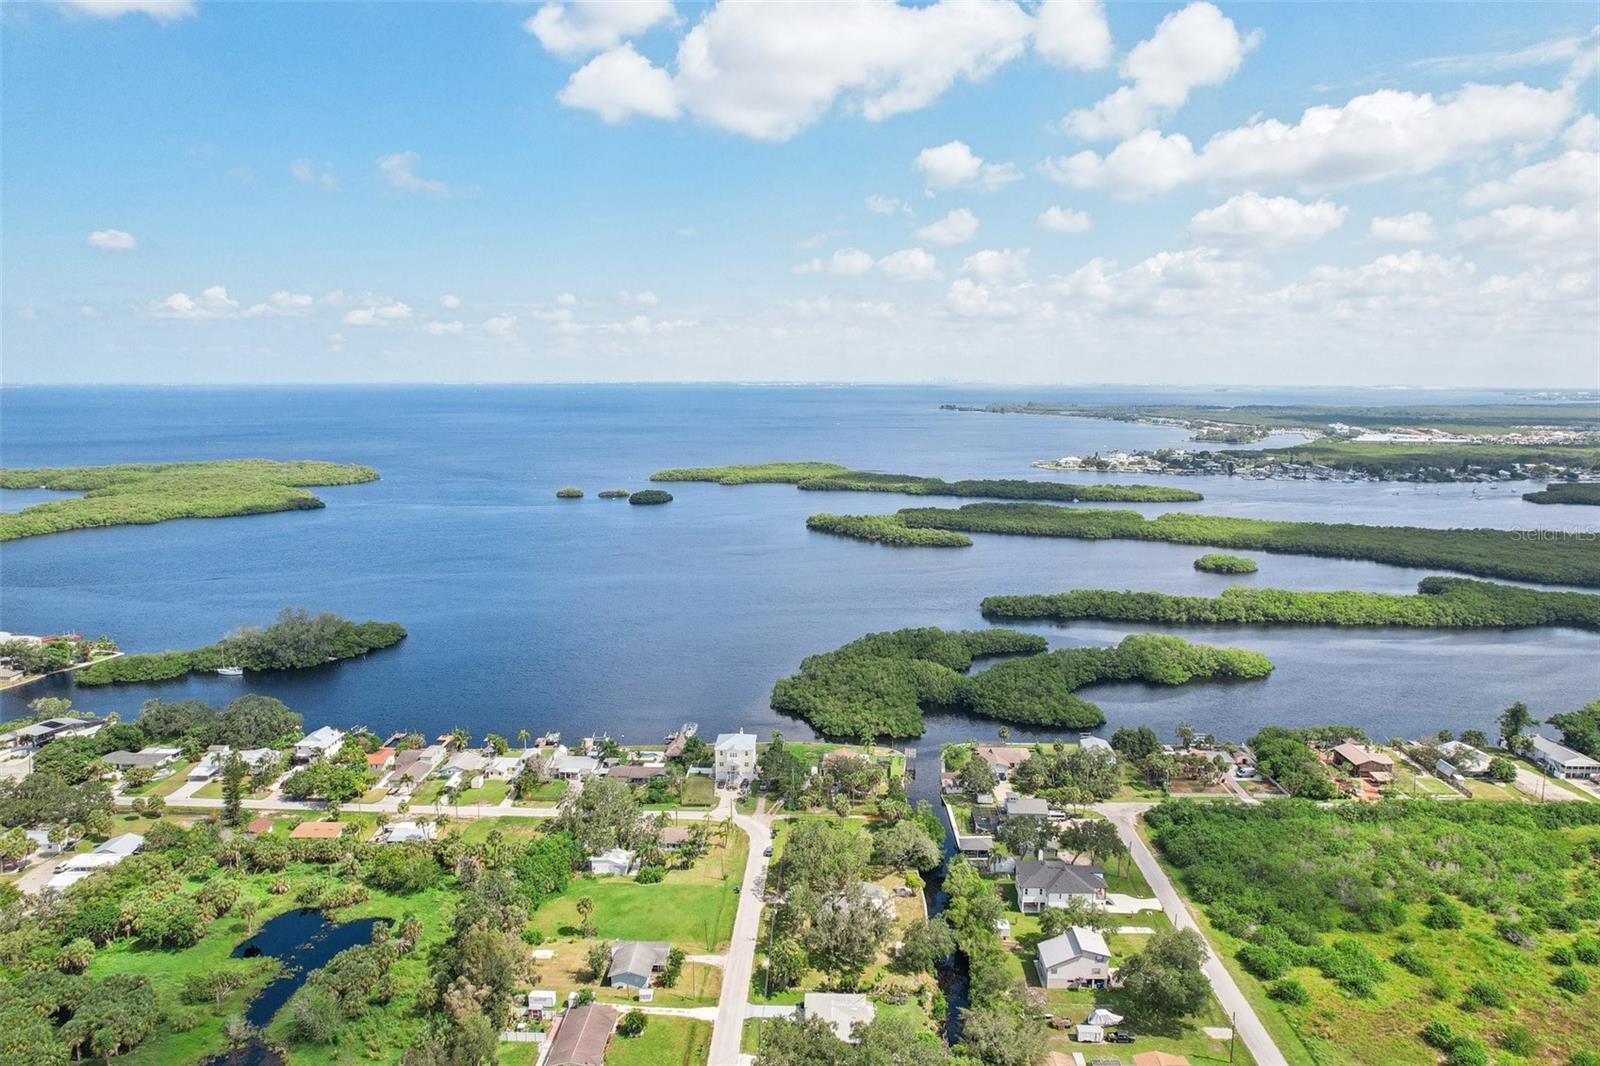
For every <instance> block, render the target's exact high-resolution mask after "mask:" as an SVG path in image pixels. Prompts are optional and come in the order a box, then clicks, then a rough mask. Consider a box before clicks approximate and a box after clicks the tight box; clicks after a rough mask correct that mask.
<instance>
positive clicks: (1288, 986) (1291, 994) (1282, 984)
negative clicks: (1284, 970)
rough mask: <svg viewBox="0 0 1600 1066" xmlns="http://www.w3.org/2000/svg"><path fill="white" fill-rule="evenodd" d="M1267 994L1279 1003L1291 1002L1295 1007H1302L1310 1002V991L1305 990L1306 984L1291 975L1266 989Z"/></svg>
mask: <svg viewBox="0 0 1600 1066" xmlns="http://www.w3.org/2000/svg"><path fill="white" fill-rule="evenodd" d="M1267 995H1268V996H1270V997H1272V998H1273V999H1275V1000H1277V1001H1278V1002H1279V1003H1292V1004H1294V1005H1295V1006H1296V1007H1304V1006H1305V1005H1306V1004H1307V1003H1310V1002H1311V993H1309V992H1307V991H1306V986H1305V985H1303V984H1301V983H1300V982H1299V981H1296V980H1295V979H1294V978H1292V977H1288V978H1285V979H1284V980H1282V981H1279V982H1278V983H1277V984H1274V985H1273V986H1272V987H1271V988H1269V989H1267Z"/></svg>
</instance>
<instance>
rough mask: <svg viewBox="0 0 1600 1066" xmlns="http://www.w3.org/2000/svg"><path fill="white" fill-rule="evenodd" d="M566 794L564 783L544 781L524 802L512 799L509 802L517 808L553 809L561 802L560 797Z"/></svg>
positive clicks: (565, 784)
mask: <svg viewBox="0 0 1600 1066" xmlns="http://www.w3.org/2000/svg"><path fill="white" fill-rule="evenodd" d="M566 794H567V783H566V782H565V781H546V782H545V783H544V784H542V785H540V786H539V787H538V788H536V789H534V790H533V795H532V796H529V797H528V798H527V799H525V800H520V799H513V800H512V801H511V802H512V804H513V805H514V806H517V807H553V806H555V805H556V804H557V803H560V802H561V797H562V796H565V795H566Z"/></svg>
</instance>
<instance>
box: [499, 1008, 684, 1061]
mask: <svg viewBox="0 0 1600 1066" xmlns="http://www.w3.org/2000/svg"><path fill="white" fill-rule="evenodd" d="M709 1054H711V1023H710V1022H701V1021H696V1020H694V1019H693V1018H670V1017H666V1016H664V1015H655V1016H653V1017H651V1019H650V1022H649V1024H647V1025H646V1026H645V1027H644V1032H642V1033H640V1034H639V1035H638V1036H634V1037H627V1036H613V1037H612V1038H611V1043H610V1045H609V1046H607V1048H606V1066H700V1064H701V1063H704V1062H705V1061H706V1056H707V1055H709ZM502 1061H503V1060H502Z"/></svg>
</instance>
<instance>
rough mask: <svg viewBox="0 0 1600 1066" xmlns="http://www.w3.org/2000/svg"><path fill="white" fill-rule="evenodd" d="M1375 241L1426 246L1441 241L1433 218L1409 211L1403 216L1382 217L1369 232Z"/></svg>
mask: <svg viewBox="0 0 1600 1066" xmlns="http://www.w3.org/2000/svg"><path fill="white" fill-rule="evenodd" d="M1367 232H1368V233H1369V234H1371V236H1372V239H1373V240H1375V241H1383V242H1384V243H1385V244H1426V243H1428V242H1429V241H1436V240H1438V239H1439V229H1438V227H1437V226H1435V225H1434V224H1433V216H1432V215H1430V214H1428V212H1426V211H1407V212H1406V213H1405V214H1403V215H1380V216H1378V217H1377V218H1374V219H1373V220H1372V224H1371V226H1370V227H1369V229H1368V231H1367Z"/></svg>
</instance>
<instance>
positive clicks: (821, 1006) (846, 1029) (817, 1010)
mask: <svg viewBox="0 0 1600 1066" xmlns="http://www.w3.org/2000/svg"><path fill="white" fill-rule="evenodd" d="M801 1011H802V1013H804V1014H805V1016H806V1017H807V1018H821V1019H822V1020H823V1021H825V1022H827V1023H828V1025H829V1026H830V1027H831V1028H832V1029H833V1035H835V1036H837V1037H838V1038H839V1039H840V1040H843V1041H845V1042H846V1043H849V1044H854V1043H855V1042H856V1040H855V1036H854V1035H853V1034H854V1031H855V1027H856V1026H857V1025H858V1024H859V1025H870V1024H871V1023H872V1020H873V1019H874V1018H876V1017H877V1016H878V1008H877V1007H875V1006H873V1005H872V1001H871V1000H870V999H868V998H867V997H866V996H863V995H861V994H860V993H854V992H850V993H847V992H807V993H806V998H805V1003H804V1005H803V1006H802V1007H801Z"/></svg>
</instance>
